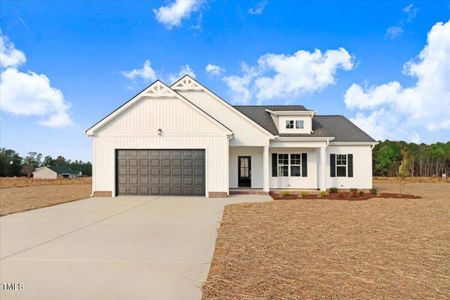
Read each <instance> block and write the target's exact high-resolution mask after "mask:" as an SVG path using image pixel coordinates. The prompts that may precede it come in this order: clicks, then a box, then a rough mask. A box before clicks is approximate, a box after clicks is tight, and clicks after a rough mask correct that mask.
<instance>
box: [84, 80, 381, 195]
mask: <svg viewBox="0 0 450 300" xmlns="http://www.w3.org/2000/svg"><path fill="white" fill-rule="evenodd" d="M86 134H87V135H88V136H89V137H90V138H91V139H92V144H93V184H92V190H93V194H94V195H102V196H117V195H205V196H209V197H222V196H226V195H228V194H229V193H230V189H231V190H232V189H238V188H247V189H248V188H251V189H259V190H261V191H264V192H269V190H271V189H320V190H326V189H327V188H332V187H336V188H359V189H369V188H371V187H372V148H373V147H374V145H375V144H376V142H375V141H374V140H373V139H372V138H371V137H370V136H368V135H367V134H366V133H365V132H363V131H362V130H361V129H359V128H358V127H357V126H355V125H354V124H353V123H351V122H350V121H349V120H348V119H346V118H345V117H343V116H339V115H316V114H315V112H314V111H311V110H307V109H305V107H303V106H301V105H288V106H272V105H267V106H232V105H231V104H229V103H227V102H226V101H224V100H223V99H221V98H220V97H219V96H217V95H216V94H214V93H213V92H212V91H210V90H209V89H207V88H206V87H204V86H203V85H201V84H200V83H199V82H198V81H196V80H195V79H193V78H192V77H190V76H188V75H186V76H184V77H182V78H181V79H179V80H178V81H177V82H175V83H174V84H173V85H172V86H170V87H169V86H167V85H165V84H164V83H163V82H161V81H159V80H157V81H156V82H154V83H153V84H151V85H150V86H148V87H147V88H145V89H144V90H143V91H142V92H140V93H139V94H138V95H136V96H135V97H133V98H132V99H130V100H129V101H128V102H126V103H125V104H123V105H122V106H120V107H119V108H117V109H116V110H115V111H113V112H112V113H110V114H109V115H107V116H106V117H104V118H103V119H102V120H100V121H99V122H98V123H96V124H95V125H93V126H92V127H91V128H89V129H88V130H87V131H86Z"/></svg>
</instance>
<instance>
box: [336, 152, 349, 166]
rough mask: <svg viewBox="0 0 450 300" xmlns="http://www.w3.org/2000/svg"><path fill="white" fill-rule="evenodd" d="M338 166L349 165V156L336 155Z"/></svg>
mask: <svg viewBox="0 0 450 300" xmlns="http://www.w3.org/2000/svg"><path fill="white" fill-rule="evenodd" d="M336 165H339V166H346V165H347V155H345V154H337V155H336Z"/></svg>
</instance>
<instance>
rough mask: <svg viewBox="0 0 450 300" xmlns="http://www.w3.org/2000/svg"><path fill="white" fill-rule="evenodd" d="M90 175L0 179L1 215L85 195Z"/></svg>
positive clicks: (86, 195) (75, 198)
mask: <svg viewBox="0 0 450 300" xmlns="http://www.w3.org/2000/svg"><path fill="white" fill-rule="evenodd" d="M90 194H91V178H77V179H56V180H33V179H28V178H22V177H21V178H0V216H3V215H7V214H11V213H15V212H21V211H26V210H30V209H36V208H40V207H46V206H51V205H55V204H60V203H64V202H69V201H74V200H79V199H84V198H88V197H89V195H90Z"/></svg>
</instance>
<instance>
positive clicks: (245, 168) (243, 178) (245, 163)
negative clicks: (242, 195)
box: [238, 156, 252, 187]
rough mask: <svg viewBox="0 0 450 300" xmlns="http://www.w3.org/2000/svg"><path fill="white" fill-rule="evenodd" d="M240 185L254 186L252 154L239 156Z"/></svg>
mask: <svg viewBox="0 0 450 300" xmlns="http://www.w3.org/2000/svg"><path fill="white" fill-rule="evenodd" d="M238 178H239V182H238V186H239V187H251V186H252V158H251V157H250V156H238Z"/></svg>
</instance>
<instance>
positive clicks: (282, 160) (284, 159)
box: [278, 154, 289, 165]
mask: <svg viewBox="0 0 450 300" xmlns="http://www.w3.org/2000/svg"><path fill="white" fill-rule="evenodd" d="M278 164H279V165H287V164H289V155H288V154H278Z"/></svg>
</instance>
